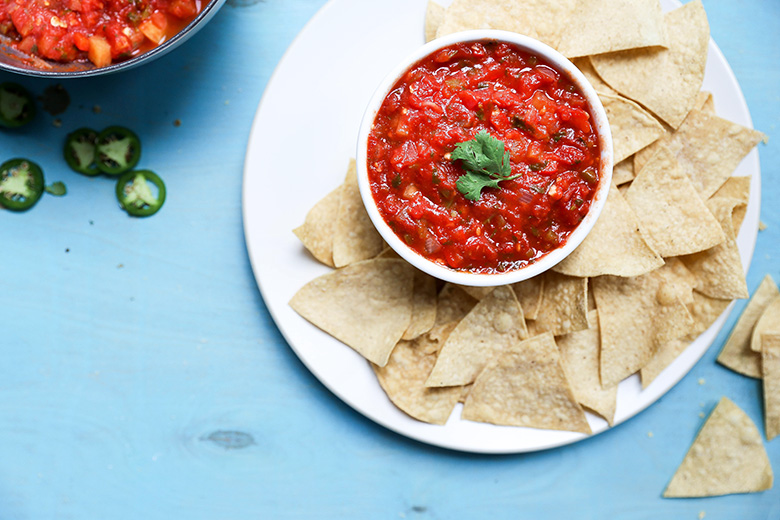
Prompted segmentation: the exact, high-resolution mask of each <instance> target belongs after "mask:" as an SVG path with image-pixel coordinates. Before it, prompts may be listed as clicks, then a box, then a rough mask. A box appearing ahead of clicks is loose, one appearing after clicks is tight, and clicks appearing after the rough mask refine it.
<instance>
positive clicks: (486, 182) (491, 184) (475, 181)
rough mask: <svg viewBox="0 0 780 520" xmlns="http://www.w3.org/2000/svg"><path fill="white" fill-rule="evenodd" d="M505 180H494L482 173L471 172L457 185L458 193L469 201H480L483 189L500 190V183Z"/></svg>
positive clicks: (459, 180) (463, 176)
mask: <svg viewBox="0 0 780 520" xmlns="http://www.w3.org/2000/svg"><path fill="white" fill-rule="evenodd" d="M502 180H503V179H494V178H491V177H488V176H487V175H483V174H481V173H474V172H469V173H467V174H466V175H462V176H461V177H460V178H459V179H458V182H456V183H455V186H457V188H458V191H459V192H461V193H462V194H463V196H464V197H466V198H467V199H468V200H479V197H480V195H482V188H498V183H499V182H501V181H502Z"/></svg>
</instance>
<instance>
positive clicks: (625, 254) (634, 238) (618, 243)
mask: <svg viewBox="0 0 780 520" xmlns="http://www.w3.org/2000/svg"><path fill="white" fill-rule="evenodd" d="M663 264H664V261H663V259H662V258H661V257H660V256H659V255H658V254H657V253H656V252H655V251H653V249H652V248H651V247H650V246H649V245H648V244H647V242H646V241H645V239H644V237H643V236H642V233H641V232H640V231H639V223H638V222H637V219H636V216H635V215H634V212H633V211H632V210H631V207H630V206H629V205H628V203H627V202H626V201H625V199H624V198H623V195H621V194H620V192H619V191H618V189H617V187H615V186H614V184H613V185H612V186H611V187H610V189H609V194H608V195H607V203H606V204H605V205H604V209H603V210H602V212H601V215H600V216H599V219H598V220H597V221H596V224H595V225H594V226H593V229H591V230H590V233H588V236H587V237H585V240H583V241H582V243H581V244H580V245H579V246H578V247H577V249H575V250H574V251H572V252H571V254H569V256H567V257H566V258H565V259H564V260H563V261H562V262H561V263H559V264H558V265H556V266H555V267H553V271H556V272H559V273H563V274H567V275H570V276H583V277H585V276H601V275H604V274H611V275H615V276H637V275H640V274H644V273H649V272H650V271H652V270H654V269H658V268H659V267H661V266H662V265H663Z"/></svg>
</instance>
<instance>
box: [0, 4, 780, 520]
mask: <svg viewBox="0 0 780 520" xmlns="http://www.w3.org/2000/svg"><path fill="white" fill-rule="evenodd" d="M371 1H374V0H371ZM324 3H325V0H265V1H263V0H228V4H227V5H226V6H225V7H224V8H223V9H222V10H221V11H220V12H219V13H218V14H217V16H216V17H215V18H214V20H213V21H212V22H211V23H210V24H209V25H208V26H207V27H206V28H204V29H203V30H202V31H201V32H200V33H198V34H197V35H196V36H195V37H194V38H193V39H192V40H190V41H189V42H187V43H186V44H185V45H184V46H182V47H181V48H179V49H177V50H176V51H174V52H173V53H171V54H169V55H167V56H165V57H163V58H161V59H159V60H157V61H155V62H153V63H151V64H149V65H146V66H144V67H142V68H139V69H135V70H132V71H128V72H125V73H121V74H116V75H112V76H107V77H101V78H96V79H88V80H78V81H68V82H65V83H63V86H64V87H65V89H66V90H67V92H68V93H69V94H70V97H71V103H70V106H69V107H68V109H67V110H66V111H65V112H64V113H62V114H59V115H56V116H52V115H50V114H47V113H45V112H42V113H41V114H39V117H38V118H37V119H36V121H35V122H34V123H33V124H31V125H30V126H29V127H26V128H24V129H22V130H20V131H14V132H9V131H0V158H1V159H3V160H5V159H8V158H11V157H13V156H26V157H30V158H35V159H36V160H37V161H38V162H39V163H40V164H41V166H43V168H44V169H45V171H46V175H47V181H48V182H53V181H57V180H60V181H63V182H64V183H65V184H66V185H67V188H68V194H67V196H65V197H61V198H57V197H53V196H50V195H46V196H45V197H44V199H43V200H42V201H41V202H40V203H39V204H38V205H37V206H36V207H35V208H34V209H33V210H32V211H29V212H27V213H24V214H14V213H11V212H9V211H0V229H2V231H0V236H2V243H1V244H0V270H1V271H0V272H1V273H2V276H0V302H2V303H1V304H2V311H0V316H1V317H0V324H1V325H2V332H0V347H1V348H2V362H0V519H2V520H22V519H55V518H62V519H74V520H85V519H117V520H119V519H128V520H130V519H132V520H137V519H150V520H152V519H155V520H156V519H161V520H162V519H165V520H170V519H178V518H186V519H188V520H196V519H197V520H199V519H204V520H205V519H209V520H212V519H230V520H242V519H258V518H269V519H276V518H340V519H365V518H371V519H375V518H376V519H379V518H387V519H397V518H420V519H423V518H429V519H451V518H535V519H547V518H549V519H558V518H586V519H590V518H592V519H598V520H601V519H606V518H610V519H612V518H620V519H622V518H627V519H635V518H636V519H640V518H664V519H665V518H675V519H677V518H680V519H696V518H701V517H702V512H703V513H704V515H706V518H707V519H708V520H709V519H746V518H750V519H771V520H777V519H778V518H780V484H775V487H774V488H773V489H772V490H770V491H767V492H764V493H760V494H753V495H738V496H728V497H718V498H709V499H695V500H679V499H678V500H665V499H662V498H661V493H662V491H663V489H664V487H665V486H666V484H667V482H668V480H669V479H670V478H671V476H672V474H673V473H674V471H675V469H676V468H677V466H678V464H679V463H680V461H681V460H682V457H683V456H684V454H685V452H686V450H687V449H688V447H689V445H690V443H691V441H692V440H693V437H694V436H695V433H696V431H697V430H698V428H699V427H700V425H701V423H702V421H703V419H702V418H701V414H702V413H706V412H709V410H710V409H711V408H712V407H713V406H714V405H715V403H716V402H717V401H718V400H719V399H720V397H721V396H723V395H726V396H728V397H730V398H731V399H732V400H734V401H735V402H736V403H737V404H738V405H739V406H740V407H742V408H743V409H744V410H745V411H746V412H747V413H748V414H749V415H750V417H751V418H752V419H753V420H754V421H755V422H756V423H757V424H759V425H760V429H761V431H762V432H763V426H762V420H763V412H762V409H761V407H762V403H761V397H760V394H761V385H760V382H758V381H755V380H751V379H747V378H744V377H742V376H740V375H738V374H735V373H732V372H730V371H728V370H727V369H725V368H723V367H721V366H720V365H717V364H716V363H715V357H716V355H717V352H718V351H719V349H720V347H721V346H722V345H723V342H724V341H725V338H726V335H727V331H725V330H724V331H723V332H721V334H720V335H719V336H718V338H717V340H716V342H715V344H714V345H713V347H712V348H711V349H710V350H709V351H708V352H707V354H705V356H704V358H703V359H702V360H701V361H700V362H699V363H698V364H697V365H696V366H695V367H694V369H693V370H692V371H691V373H690V374H689V375H688V376H687V377H685V378H684V379H683V380H682V381H681V382H680V383H679V384H678V385H677V386H676V387H674V388H673V389H672V390H671V391H670V392H669V393H668V394H667V395H666V396H665V397H663V398H662V399H661V400H660V401H658V402H657V403H656V404H654V405H653V406H651V407H650V408H649V409H647V410H646V411H644V412H643V413H641V414H639V415H638V416H637V417H635V418H633V419H631V420H630V421H628V422H627V423H625V424H622V425H620V426H619V427H617V428H615V429H613V430H611V431H608V432H606V433H604V434H601V435H598V436H596V437H594V438H591V439H589V440H587V441H584V442H580V443H577V444H574V445H571V446H568V447H564V448H559V449H555V450H550V451H545V452H541V453H534V454H527V455H514V456H475V455H468V454H462V453H456V452H450V451H446V450H442V449H437V448H431V447H429V446H426V445H422V444H419V443H417V442H414V441H410V440H407V439H405V438H403V437H401V436H399V435H397V434H395V433H392V432H389V431H387V430H385V429H384V428H382V427H380V426H377V425H375V424H374V423H372V422H371V421H369V420H367V419H365V418H364V417H363V416H361V415H360V414H358V413H356V412H354V411H353V410H352V409H351V408H349V407H348V406H346V405H344V404H343V403H342V402H341V401H339V400H338V399H337V398H335V397H334V396H333V395H332V394H330V392H329V391H328V390H327V389H325V388H324V387H323V386H322V385H321V384H320V383H319V382H318V381H317V380H316V379H315V378H314V377H313V376H312V375H311V374H310V373H309V372H308V371H307V370H306V369H305V367H304V366H303V365H302V364H301V363H300V362H299V361H298V359H297V358H296V356H295V355H294V353H293V352H292V350H291V349H290V348H289V347H288V345H287V344H286V343H285V342H284V340H283V338H282V337H281V335H280V334H279V332H278V330H277V329H276V326H275V325H274V323H273V321H272V320H271V318H270V316H269V314H268V312H267V311H266V308H265V306H264V303H263V301H262V299H261V297H260V294H259V292H258V289H257V286H256V284H255V280H254V277H253V275H252V272H251V269H250V266H249V261H248V259H247V253H246V248H245V245H244V236H243V230H242V221H241V181H242V167H243V161H244V151H245V147H246V142H247V137H248V134H249V129H250V125H251V123H252V118H253V114H254V112H255V109H256V107H257V104H258V102H259V100H260V97H261V94H262V93H263V88H264V86H265V85H266V83H267V82H268V79H269V77H270V75H271V73H272V72H273V70H274V67H275V66H276V64H277V63H278V61H279V60H280V58H281V57H282V54H283V53H284V51H285V49H286V48H287V46H288V45H289V44H290V42H291V41H292V40H293V38H294V37H295V35H296V34H297V33H298V32H299V31H300V30H301V29H302V28H303V26H304V25H305V24H306V22H307V21H308V20H309V19H310V18H311V17H312V16H313V15H314V14H315V12H316V11H317V10H318V9H319V8H320V7H321V6H322V5H323V4H324ZM704 4H705V7H706V9H707V11H708V15H709V20H710V25H711V31H712V36H713V38H714V39H715V41H716V42H717V43H718V44H719V46H720V48H721V49H722V51H723V53H724V54H725V56H726V58H727V59H728V60H729V62H730V64H731V66H732V67H733V69H734V72H735V73H736V76H737V78H738V79H739V81H740V84H741V86H742V89H743V91H744V94H745V97H746V99H747V102H748V105H749V106H750V109H751V111H752V116H753V120H754V123H755V126H756V127H757V128H758V129H760V130H762V131H764V132H765V133H767V134H768V135H769V136H770V141H769V144H768V145H766V146H764V145H762V146H760V156H761V167H762V180H763V183H762V184H763V194H762V202H763V205H762V209H761V219H762V221H763V222H764V223H766V225H767V229H766V230H765V231H762V232H761V233H760V234H759V237H758V243H757V247H756V252H755V256H754V259H753V263H752V265H751V268H750V271H749V274H748V286H749V288H750V289H751V291H752V290H754V289H755V288H756V286H757V285H758V283H759V281H760V280H761V278H762V277H763V276H764V275H765V274H767V273H770V274H772V275H773V276H774V277H775V279H776V280H780V267H779V265H778V263H777V261H776V257H777V256H778V255H780V241H779V240H778V238H779V237H780V209H779V208H780V206H778V204H777V200H778V199H780V187H778V183H777V179H778V175H780V167H779V166H778V164H780V152H778V144H777V141H779V140H780V130H779V129H778V128H777V123H778V121H780V96H779V95H778V92H780V68H779V67H778V62H779V60H780V36H778V32H777V28H778V27H780V3H778V2H777V1H776V0H763V1H762V0H751V1H745V2H739V3H737V2H730V1H728V0H705V1H704ZM378 23H381V21H378ZM9 80H13V81H18V82H20V83H22V84H24V85H25V86H26V87H28V88H29V89H30V90H31V91H32V92H34V93H35V94H36V95H42V94H43V93H44V91H45V89H46V88H47V87H49V86H51V85H54V84H55V82H54V81H50V80H42V79H32V78H23V77H15V76H11V75H8V74H0V81H9ZM111 124H121V125H125V126H128V127H130V128H133V129H134V130H136V131H137V132H138V134H139V135H140V136H141V139H142V141H143V144H144V153H143V158H142V160H141V165H140V166H142V167H145V168H150V169H153V170H155V171H157V172H158V173H159V174H160V175H161V176H162V177H164V179H165V181H166V183H167V186H168V190H169V195H168V201H167V202H166V205H165V207H164V208H163V210H162V211H161V212H160V213H159V214H158V215H156V216H154V217H152V218H149V219H132V218H129V217H128V216H127V215H126V214H124V213H123V212H122V211H121V210H119V209H118V207H117V203H116V200H115V197H114V195H113V189H114V185H113V183H112V182H111V181H110V180H107V179H105V178H87V177H83V176H79V175H77V174H75V173H73V172H71V171H69V170H68V169H67V167H66V166H65V164H64V162H63V160H62V157H61V145H62V142H63V139H64V137H65V135H66V134H67V133H68V132H69V131H71V130H73V129H75V128H78V127H80V126H90V127H93V128H103V127H106V126H109V125H111ZM291 227H292V226H291ZM744 305H745V302H740V303H739V304H738V305H737V307H736V311H739V310H741V309H742V308H743V307H744ZM736 314H737V312H735V313H733V314H732V316H730V318H729V321H728V322H727V325H726V328H727V329H729V328H730V327H731V326H732V325H733V323H734V321H735V319H736ZM767 451H768V452H769V457H770V459H771V461H772V463H773V466H774V470H775V473H776V474H780V440H775V441H773V442H771V443H767Z"/></svg>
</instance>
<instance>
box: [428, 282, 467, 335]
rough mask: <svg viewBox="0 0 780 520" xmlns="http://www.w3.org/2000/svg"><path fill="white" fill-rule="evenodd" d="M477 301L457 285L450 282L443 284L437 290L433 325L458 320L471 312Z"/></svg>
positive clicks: (446, 323)
mask: <svg viewBox="0 0 780 520" xmlns="http://www.w3.org/2000/svg"><path fill="white" fill-rule="evenodd" d="M477 303H478V302H477V300H475V299H474V298H473V297H471V296H469V295H468V294H467V293H466V292H465V291H464V290H463V289H461V288H460V287H459V286H457V285H455V284H451V283H446V284H444V287H442V288H441V291H439V297H438V300H437V304H436V321H435V322H434V326H435V327H438V326H440V325H448V324H450V323H457V322H459V321H460V320H462V319H463V318H464V317H465V316H466V315H467V314H468V313H469V312H471V309H473V308H474V306H475V305H476V304H477Z"/></svg>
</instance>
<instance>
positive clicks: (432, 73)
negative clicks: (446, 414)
mask: <svg viewBox="0 0 780 520" xmlns="http://www.w3.org/2000/svg"><path fill="white" fill-rule="evenodd" d="M356 158H357V174H358V183H359V186H360V193H361V196H362V198H363V202H364V205H365V207H366V210H367V211H368V214H369V217H370V218H371V220H372V222H373V223H374V226H375V227H376V229H377V230H378V231H379V233H380V234H381V235H382V237H383V238H384V240H385V241H386V242H387V243H388V245H390V247H392V248H393V249H394V250H395V251H396V252H397V253H398V254H399V255H400V256H401V257H402V258H404V259H405V260H406V261H408V262H409V263H411V264H412V265H414V266H415V267H417V268H418V269H420V270H422V271H424V272H426V273H428V274H430V275H432V276H435V277H437V278H439V279H442V280H446V281H449V282H453V283H458V284H462V285H470V286H495V285H503V284H508V283H515V282H519V281H522V280H525V279H528V278H531V277H533V276H536V275H537V274H540V273H542V272H544V271H546V270H547V269H550V268H551V267H553V266H554V265H555V264H557V263H558V262H560V261H561V260H563V259H564V258H565V257H566V256H567V255H568V254H569V253H571V251H573V250H574V249H575V248H576V247H577V246H578V245H579V244H580V243H581V242H582V241H583V240H584V238H585V236H586V235H587V234H588V232H589V231H590V230H591V228H592V227H593V225H594V224H595V222H596V220H597V219H598V216H599V214H600V213H601V209H602V208H603V206H604V204H605V202H606V198H607V193H608V191H609V186H610V183H611V178H612V166H613V164H612V163H613V156H612V138H611V134H610V130H609V123H608V121H607V116H606V113H605V111H604V108H603V106H602V105H601V102H600V101H599V98H598V96H597V94H596V92H595V90H594V89H593V87H592V86H591V85H590V84H589V82H588V80H587V79H586V78H585V76H584V75H583V74H582V73H581V72H580V71H579V70H578V69H577V68H576V67H575V66H574V65H573V64H572V63H571V62H570V61H569V60H567V59H566V58H565V57H564V56H563V55H561V54H560V53H558V52H557V51H555V50H554V49H552V48H551V47H549V46H547V45H545V44H543V43H541V42H539V41H538V40H534V39H532V38H529V37H526V36H522V35H519V34H515V33H511V32H506V31H494V30H479V31H466V32H462V33H456V34H451V35H448V36H445V37H443V38H439V39H436V40H433V41H432V42H429V43H428V44H426V45H424V46H422V47H421V48H419V49H418V50H417V51H416V52H414V53H413V54H412V55H410V56H408V57H407V58H406V59H405V60H404V61H403V62H402V63H400V64H399V65H398V66H397V67H396V68H395V69H394V70H393V71H392V72H390V73H389V74H388V76H387V77H386V78H385V79H384V80H383V81H382V83H381V85H380V86H379V87H378V88H377V90H376V92H375V94H374V95H373V97H372V98H371V101H370V103H369V105H368V107H367V109H366V112H365V115H364V116H363V121H362V124H361V127H360V132H359V136H358V146H357V155H356Z"/></svg>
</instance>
